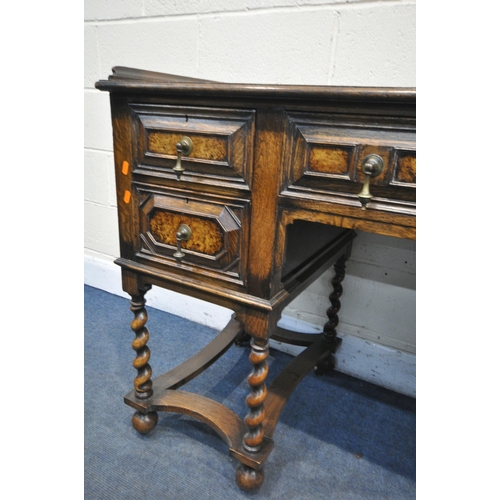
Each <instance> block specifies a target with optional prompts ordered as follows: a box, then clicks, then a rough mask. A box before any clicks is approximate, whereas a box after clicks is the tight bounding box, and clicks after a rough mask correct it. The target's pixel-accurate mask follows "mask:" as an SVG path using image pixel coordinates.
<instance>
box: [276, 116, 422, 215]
mask: <svg viewBox="0 0 500 500" xmlns="http://www.w3.org/2000/svg"><path fill="white" fill-rule="evenodd" d="M414 148H415V129H414V123H412V122H410V121H408V120H406V121H405V119H397V118H394V119H393V118H389V117H387V118H381V117H378V118H375V117H368V118H367V117H352V116H344V115H341V114H339V115H334V114H327V113H324V114H323V113H316V114H305V113H294V112H290V113H287V116H286V137H285V155H284V157H285V158H286V159H287V160H286V163H285V165H284V170H283V172H284V175H283V184H282V186H283V190H282V194H283V195H292V196H293V195H297V196H300V194H301V193H303V194H304V195H305V196H307V197H308V198H310V199H313V198H314V197H315V196H317V197H318V198H321V199H324V198H325V197H331V198H332V201H333V199H335V201H337V202H341V203H345V204H352V205H353V206H358V205H359V201H358V198H357V194H358V193H359V192H360V191H361V187H362V183H363V180H364V174H363V172H362V170H361V167H362V164H363V160H364V158H366V157H367V156H368V155H371V154H376V155H378V156H380V157H381V158H382V160H383V162H384V168H383V170H382V172H381V173H380V174H379V175H378V176H376V177H373V178H372V179H371V180H370V186H371V192H372V194H373V195H374V196H375V197H378V198H379V203H382V204H383V203H387V202H388V201H389V200H392V199H394V200H401V201H404V202H413V201H414V200H415V189H414V188H415V184H414V183H412V182H411V178H412V175H413V174H414V172H415V155H414ZM412 152H413V153H412ZM412 154H413V156H412ZM385 200H387V201H385ZM389 203H390V202H389Z"/></svg>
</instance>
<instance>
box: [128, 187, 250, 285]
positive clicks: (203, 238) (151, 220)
mask: <svg viewBox="0 0 500 500" xmlns="http://www.w3.org/2000/svg"><path fill="white" fill-rule="evenodd" d="M137 189H138V194H139V200H140V204H139V225H140V248H139V252H138V253H137V258H138V259H139V260H140V261H142V262H144V263H150V264H153V265H159V266H162V267H164V266H167V267H168V268H170V269H171V270H172V269H175V270H176V271H179V272H181V273H186V272H188V273H193V272H194V273H198V274H203V275H205V276H207V277H212V278H217V279H222V280H225V281H228V282H232V283H234V284H235V285H243V284H244V281H245V263H246V251H245V246H246V240H247V238H248V235H247V231H248V205H249V202H248V201H246V200H233V199H221V198H218V197H217V198H215V197H209V196H207V195H205V196H203V198H200V197H198V196H197V195H195V194H193V193H190V194H184V193H183V192H182V191H179V192H162V191H161V190H160V191H156V190H150V189H148V190H144V189H143V188H140V187H139V188H137ZM186 227H187V228H188V229H186ZM182 228H184V229H186V231H188V232H189V238H186V237H185V235H184V239H181V240H180V241H179V244H180V252H181V254H183V255H182V257H181V258H180V259H179V258H176V253H177V251H178V250H179V248H178V246H177V243H178V241H177V240H178V238H177V233H178V232H179V231H180V230H181V229H182Z"/></svg>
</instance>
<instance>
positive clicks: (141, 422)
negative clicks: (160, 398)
mask: <svg viewBox="0 0 500 500" xmlns="http://www.w3.org/2000/svg"><path fill="white" fill-rule="evenodd" d="M157 423H158V413H156V412H155V411H152V412H151V413H146V414H144V413H140V412H138V411H136V412H135V413H134V415H133V416H132V425H133V427H134V429H135V430H136V431H137V432H140V433H141V434H147V433H148V432H151V431H152V430H153V429H154V428H155V427H156V424H157Z"/></svg>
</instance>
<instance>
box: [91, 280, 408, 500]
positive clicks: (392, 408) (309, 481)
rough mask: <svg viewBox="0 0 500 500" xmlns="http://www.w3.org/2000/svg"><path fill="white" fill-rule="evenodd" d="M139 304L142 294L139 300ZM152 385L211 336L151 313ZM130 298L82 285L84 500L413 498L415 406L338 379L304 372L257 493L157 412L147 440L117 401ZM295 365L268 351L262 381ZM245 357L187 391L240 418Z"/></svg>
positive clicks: (124, 374) (223, 453) (186, 425)
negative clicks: (243, 486)
mask: <svg viewBox="0 0 500 500" xmlns="http://www.w3.org/2000/svg"><path fill="white" fill-rule="evenodd" d="M146 298H147V296H146ZM148 315H149V319H148V323H147V326H148V329H149V331H150V334H151V337H150V341H149V343H148V345H149V347H150V349H151V354H152V356H151V361H150V364H151V366H152V368H153V376H158V375H160V374H161V373H163V372H164V371H166V370H168V369H170V368H172V367H173V366H175V365H177V364H178V363H179V362H181V361H183V360H185V359H187V358H189V357H190V356H191V355H192V354H194V353H196V352H197V351H198V350H199V348H200V346H203V345H205V344H207V343H208V342H209V341H210V340H211V339H212V338H213V337H214V336H215V334H216V332H215V331H214V330H212V329H210V328H208V327H204V326H200V325H197V324H195V323H192V322H190V321H187V320H185V319H183V318H179V317H177V316H173V315H170V314H167V313H164V312H162V311H158V310H155V309H152V308H149V309H148ZM132 318H133V315H132V313H131V312H130V310H129V303H128V301H127V300H126V299H123V298H121V297H118V296H115V295H111V294H108V293H106V292H103V291H102V290H98V289H95V288H92V287H89V286H85V498H86V499H87V500H108V499H109V500H114V499H117V500H122V499H123V500H128V499H130V500H136V499H144V500H160V499H162V500H168V499H175V500H184V499H185V500H205V499H206V500H210V499H213V500H223V499H228V500H235V499H240V498H247V499H248V498H252V499H270V500H271V499H287V500H293V499H297V500H307V499H318V500H320V499H339V500H367V499H384V500H388V499H394V500H406V499H413V498H415V496H416V493H415V490H416V486H415V485H416V480H415V476H416V472H415V467H416V457H415V455H416V449H415V448H416V439H415V427H416V418H415V417H416V404H415V400H414V399H412V398H409V397H406V396H402V395H399V394H396V393H393V392H391V391H388V390H386V389H382V388H380V387H377V386H374V385H372V384H369V383H367V382H362V381H360V380H357V379H355V378H352V377H348V376H346V375H343V374H340V373H337V372H335V373H333V374H331V375H330V374H329V375H326V376H323V377H319V376H316V375H314V374H313V373H310V374H308V375H307V376H306V377H305V378H304V380H303V381H302V382H301V384H300V385H299V387H298V388H297V389H296V391H295V392H294V394H293V396H292V398H291V399H290V400H289V402H288V404H287V405H286V407H285V409H284V411H283V413H282V416H281V419H280V422H279V423H278V426H277V428H276V431H275V433H274V436H273V437H274V440H275V448H274V450H273V452H272V453H271V455H270V457H269V459H268V460H267V462H266V465H265V480H264V484H263V485H262V487H261V488H260V490H258V491H257V492H252V493H245V492H243V491H241V490H240V489H239V488H238V487H237V486H236V484H235V482H234V470H235V467H236V465H237V462H236V461H235V460H234V459H232V458H231V457H229V454H228V448H227V446H226V445H225V443H224V442H223V441H221V440H220V439H219V437H218V436H217V435H216V434H215V432H214V431H212V429H210V428H209V427H208V426H206V425H204V424H203V423H201V422H199V421H197V420H194V419H192V418H189V417H186V416H184V415H177V414H171V413H169V414H165V413H160V414H159V417H160V420H159V422H158V425H157V427H156V428H155V429H154V430H153V431H152V432H151V433H150V434H148V435H146V436H142V435H140V434H138V433H137V432H136V431H135V430H134V429H133V428H132V425H131V420H130V419H131V417H132V414H133V413H134V410H133V409H132V408H130V407H129V406H127V405H125V404H124V403H123V396H124V395H125V394H126V393H128V392H129V391H130V390H131V389H132V381H133V378H134V376H135V373H136V372H135V370H134V369H133V368H132V360H133V359H134V357H135V353H134V351H133V350H132V348H131V345H130V344H131V342H132V340H133V338H134V337H135V336H134V333H133V332H132V330H130V321H131V320H132ZM290 359H291V357H290V356H289V355H287V354H284V353H282V352H279V351H275V350H271V354H270V356H269V364H270V374H269V379H268V380H272V378H273V377H274V376H275V374H276V373H278V372H279V371H280V370H281V369H282V368H283V367H284V366H285V365H286V364H287V362H288V361H289V360H290ZM249 372H250V364H249V362H248V348H238V347H235V346H233V347H231V349H230V350H229V351H228V352H227V353H226V354H225V355H224V356H223V357H222V358H221V359H220V360H219V361H217V363H215V364H214V365H212V366H211V367H210V368H209V369H208V370H207V371H205V372H204V373H203V374H202V375H200V376H199V377H197V378H196V379H194V380H192V381H191V382H189V383H188V384H187V385H186V386H184V389H186V390H189V391H192V392H198V393H201V394H204V395H206V396H208V397H211V398H212V399H215V400H217V401H219V402H221V403H223V404H225V405H226V406H228V407H229V408H231V409H232V410H233V411H235V412H236V413H237V414H238V415H240V416H241V417H244V416H245V414H246V406H245V397H246V396H247V394H248V392H249V390H248V386H247V383H246V377H247V375H248V373H249Z"/></svg>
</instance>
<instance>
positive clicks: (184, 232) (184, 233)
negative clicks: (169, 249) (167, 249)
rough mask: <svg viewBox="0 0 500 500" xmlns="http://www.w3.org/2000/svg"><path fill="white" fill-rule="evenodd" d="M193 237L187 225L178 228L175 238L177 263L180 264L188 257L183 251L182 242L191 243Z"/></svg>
mask: <svg viewBox="0 0 500 500" xmlns="http://www.w3.org/2000/svg"><path fill="white" fill-rule="evenodd" d="M192 235H193V232H192V231H191V228H190V227H189V226H188V225H187V224H180V225H179V227H178V228H177V233H176V234H175V238H176V240H177V251H176V252H175V253H174V258H175V260H176V261H177V264H180V263H181V262H182V259H183V258H184V257H185V256H186V254H185V253H184V252H183V251H182V248H181V242H182V241H189V240H190V239H191V236H192Z"/></svg>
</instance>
